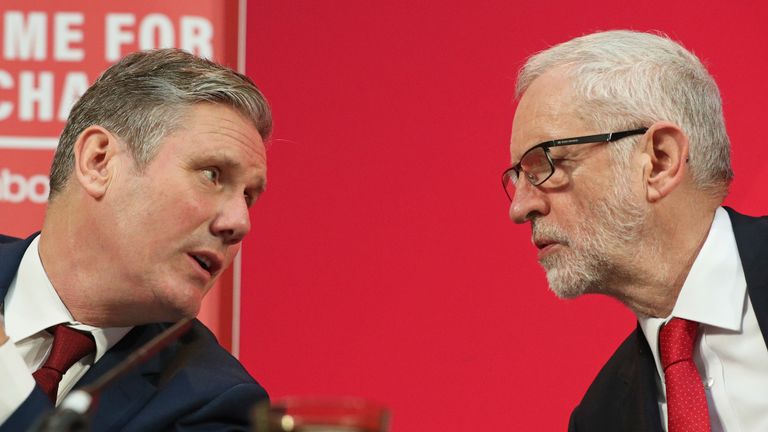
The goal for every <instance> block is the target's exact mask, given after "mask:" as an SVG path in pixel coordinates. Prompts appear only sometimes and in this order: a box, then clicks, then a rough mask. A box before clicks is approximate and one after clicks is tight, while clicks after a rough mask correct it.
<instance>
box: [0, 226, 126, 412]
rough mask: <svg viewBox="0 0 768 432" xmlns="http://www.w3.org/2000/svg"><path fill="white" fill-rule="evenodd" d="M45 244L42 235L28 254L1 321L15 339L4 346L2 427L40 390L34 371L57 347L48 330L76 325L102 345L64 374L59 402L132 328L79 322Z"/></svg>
mask: <svg viewBox="0 0 768 432" xmlns="http://www.w3.org/2000/svg"><path fill="white" fill-rule="evenodd" d="M39 240H40V236H38V237H36V238H35V239H34V240H33V241H32V243H31V244H30V245H29V247H28V248H27V250H26V252H25V253H24V256H23V257H22V259H21V263H20V264H19V269H18V272H17V273H16V277H15V278H14V280H13V281H12V282H11V285H10V287H9V289H8V292H7V293H6V296H5V299H4V302H3V307H2V308H0V320H2V321H4V325H5V332H6V334H7V335H8V337H9V338H10V341H9V342H6V343H5V344H3V345H2V346H0V383H4V384H3V386H2V387H3V389H2V391H0V424H2V423H4V422H5V420H7V419H8V417H10V416H11V414H12V413H13V412H14V411H15V410H16V409H17V408H18V407H19V406H20V405H21V404H22V403H23V402H24V400H25V399H26V398H27V397H28V396H29V394H30V393H31V392H32V390H33V389H34V387H35V380H34V378H32V372H34V371H36V370H37V369H39V368H40V367H41V366H42V365H43V363H45V360H46V359H47V358H48V353H49V352H50V350H51V344H52V343H53V335H52V334H50V333H48V332H47V331H46V329H48V328H50V327H52V326H54V325H56V324H61V323H68V325H69V326H70V327H73V328H76V329H78V330H82V331H86V332H89V333H91V335H93V338H94V340H95V342H96V353H95V355H88V356H86V357H84V358H83V359H82V360H80V361H79V362H77V363H75V365H74V366H72V368H70V369H69V370H68V371H67V372H66V373H65V374H64V376H63V378H62V380H61V383H59V390H58V398H57V403H58V402H61V400H62V399H63V397H64V396H66V394H67V393H69V391H70V390H71V389H72V387H73V386H74V385H75V383H76V382H77V381H78V380H79V379H80V378H81V377H82V376H83V375H84V374H85V373H86V372H87V371H88V368H90V366H91V365H92V364H93V363H94V362H95V361H97V360H98V359H100V358H101V357H102V356H103V355H104V353H106V352H107V350H108V349H109V348H111V347H112V346H113V345H115V344H116V343H117V342H118V341H119V340H120V339H121V338H122V337H123V336H125V334H126V333H128V331H130V329H131V328H130V327H121V328H96V327H92V326H88V325H84V324H82V323H79V322H77V321H75V320H74V318H73V317H72V314H70V313H69V311H68V310H67V308H66V306H64V303H63V302H62V301H61V299H60V298H59V296H58V294H57V293H56V290H55V289H54V288H53V285H51V281H50V280H49V279H48V276H47V274H46V273H45V269H44V268H43V263H42V261H41V260H40V255H39V252H38V244H39ZM73 271H75V270H73ZM5 383H8V384H7V385H6V384H5Z"/></svg>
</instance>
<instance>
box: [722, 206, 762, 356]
mask: <svg viewBox="0 0 768 432" xmlns="http://www.w3.org/2000/svg"><path fill="white" fill-rule="evenodd" d="M726 210H728V214H729V216H730V217H731V223H732V224H733V233H734V235H735V237H736V245H737V246H738V249H739V256H740V258H741V265H742V266H743V268H744V276H745V278H746V279H747V291H748V292H749V299H750V301H751V302H752V308H753V310H754V311H755V316H756V317H757V322H758V324H759V325H760V332H761V333H762V334H763V341H764V342H765V343H766V346H767V347H768V218H766V217H761V218H755V217H749V216H744V215H742V214H739V213H736V212H735V211H733V209H730V208H728V207H726Z"/></svg>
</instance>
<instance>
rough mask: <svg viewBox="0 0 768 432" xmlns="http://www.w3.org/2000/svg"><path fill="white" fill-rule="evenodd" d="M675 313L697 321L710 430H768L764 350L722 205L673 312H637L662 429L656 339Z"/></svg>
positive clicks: (698, 362)
mask: <svg viewBox="0 0 768 432" xmlns="http://www.w3.org/2000/svg"><path fill="white" fill-rule="evenodd" d="M766 265H768V263H766ZM673 317H677V318H685V319H688V320H691V321H698V322H699V323H701V326H700V332H699V334H700V336H699V338H698V340H697V341H696V344H695V346H694V354H693V357H694V362H695V363H696V366H697V368H698V370H699V373H700V374H701V376H702V381H703V383H704V388H705V393H706V396H707V402H708V404H709V416H710V420H711V423H712V431H713V432H719V431H727V432H737V431H742V432H752V431H768V349H766V342H765V340H764V339H763V336H762V333H761V332H760V328H759V327H758V324H757V318H756V317H755V312H754V311H753V309H752V303H751V302H750V299H749V295H748V294H747V282H746V279H745V277H744V269H743V268H742V266H741V259H740V257H739V251H738V249H737V247H736V239H735V237H734V234H733V227H732V226H731V221H730V218H729V217H728V212H726V211H725V209H723V208H718V209H717V211H716V212H715V218H714V220H713V222H712V226H711V228H710V231H709V235H708V236H707V239H706V241H705V242H704V245H703V246H702V248H701V251H700V252H699V255H698V256H697V257H696V261H694V263H693V266H692V267H691V271H690V273H689V274H688V277H687V278H686V280H685V283H684V284H683V288H682V290H681V291H680V295H679V296H678V298H677V302H676V303H675V307H674V308H673V309H672V314H671V315H670V316H669V317H667V318H647V317H638V319H639V321H640V326H641V328H642V329H643V333H644V334H645V337H646V338H647V340H648V344H649V345H650V347H651V351H652V352H653V358H654V360H655V361H656V370H657V372H658V375H657V377H656V378H657V383H658V384H659V388H660V389H661V390H662V391H661V394H660V395H659V410H660V412H661V420H662V425H663V427H664V430H667V400H666V388H665V386H664V378H663V377H664V372H663V370H662V367H661V361H660V357H659V344H658V340H659V329H660V328H661V326H662V324H664V323H666V322H668V321H669V320H670V319H672V318H673Z"/></svg>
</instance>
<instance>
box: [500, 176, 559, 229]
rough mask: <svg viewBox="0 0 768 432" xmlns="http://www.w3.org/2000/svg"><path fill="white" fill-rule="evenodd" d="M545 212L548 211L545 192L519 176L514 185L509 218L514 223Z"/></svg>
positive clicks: (522, 221) (525, 220)
mask: <svg viewBox="0 0 768 432" xmlns="http://www.w3.org/2000/svg"><path fill="white" fill-rule="evenodd" d="M547 213H549V200H548V199H547V196H546V194H545V193H544V192H543V191H541V190H540V189H539V188H538V187H536V186H534V185H532V184H531V183H530V182H528V181H527V180H525V179H522V178H521V179H520V181H519V182H518V184H517V186H516V187H515V191H514V195H512V203H511V204H510V206H509V218H510V219H512V221H513V222H514V223H517V224H521V223H525V222H528V221H530V220H531V219H533V218H534V217H537V216H544V215H546V214H547Z"/></svg>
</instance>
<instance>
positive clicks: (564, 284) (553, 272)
mask: <svg viewBox="0 0 768 432" xmlns="http://www.w3.org/2000/svg"><path fill="white" fill-rule="evenodd" d="M546 273H547V282H548V283H549V289H550V290H551V291H552V292H553V293H555V295H556V296H557V297H558V298H561V299H563V300H569V299H574V298H576V297H579V296H581V295H582V294H585V293H586V292H587V290H588V284H586V283H584V282H583V281H582V280H579V279H578V278H576V277H573V276H572V275H566V274H563V273H564V272H562V271H561V270H558V269H547V270H546Z"/></svg>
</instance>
